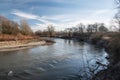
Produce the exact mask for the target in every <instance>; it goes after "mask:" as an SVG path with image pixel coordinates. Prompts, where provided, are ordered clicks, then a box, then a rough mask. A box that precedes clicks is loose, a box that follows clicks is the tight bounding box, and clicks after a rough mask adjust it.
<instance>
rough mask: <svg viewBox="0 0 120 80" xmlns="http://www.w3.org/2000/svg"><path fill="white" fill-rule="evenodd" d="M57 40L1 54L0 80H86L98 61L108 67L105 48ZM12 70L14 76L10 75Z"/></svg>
mask: <svg viewBox="0 0 120 80" xmlns="http://www.w3.org/2000/svg"><path fill="white" fill-rule="evenodd" d="M54 40H55V41H56V43H55V44H53V45H49V46H37V47H34V48H31V49H24V50H19V51H8V52H0V80H77V79H79V78H81V77H82V78H81V79H82V80H85V79H84V78H85V76H86V75H88V76H90V75H89V74H88V73H90V72H89V70H88V67H90V68H95V67H96V66H94V65H95V62H96V61H98V60H99V61H100V62H102V63H104V64H107V60H106V59H105V57H106V55H107V54H106V52H105V51H104V49H101V48H97V47H95V46H94V45H90V44H87V43H84V42H78V41H74V40H63V39H54ZM101 69H102V68H101V67H100V68H99V70H101ZM10 71H12V72H13V75H12V76H8V73H9V72H10ZM86 72H87V73H86ZM79 80H80V79H79Z"/></svg>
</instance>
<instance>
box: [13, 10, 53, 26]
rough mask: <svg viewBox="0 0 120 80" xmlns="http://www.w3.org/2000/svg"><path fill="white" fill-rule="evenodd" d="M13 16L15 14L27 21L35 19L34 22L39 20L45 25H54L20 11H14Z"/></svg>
mask: <svg viewBox="0 0 120 80" xmlns="http://www.w3.org/2000/svg"><path fill="white" fill-rule="evenodd" d="M11 14H14V15H16V16H19V17H22V18H25V19H34V20H38V21H40V22H42V23H44V24H53V23H52V22H50V21H48V20H46V19H44V18H42V17H40V16H38V15H34V14H30V13H26V12H22V11H20V10H13V11H12V13H11Z"/></svg>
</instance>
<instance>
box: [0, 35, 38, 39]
mask: <svg viewBox="0 0 120 80" xmlns="http://www.w3.org/2000/svg"><path fill="white" fill-rule="evenodd" d="M37 38H38V37H37V36H25V35H17V36H16V35H7V34H0V41H16V40H31V39H37Z"/></svg>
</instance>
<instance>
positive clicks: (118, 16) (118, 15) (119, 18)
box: [114, 0, 120, 32]
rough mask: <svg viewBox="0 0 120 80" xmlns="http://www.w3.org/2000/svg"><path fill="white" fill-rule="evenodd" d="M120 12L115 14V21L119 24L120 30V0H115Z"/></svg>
mask: <svg viewBox="0 0 120 80" xmlns="http://www.w3.org/2000/svg"><path fill="white" fill-rule="evenodd" d="M115 2H116V5H117V9H118V12H117V13H116V14H115V17H114V19H115V22H116V23H117V24H118V28H119V32H120V0H115Z"/></svg>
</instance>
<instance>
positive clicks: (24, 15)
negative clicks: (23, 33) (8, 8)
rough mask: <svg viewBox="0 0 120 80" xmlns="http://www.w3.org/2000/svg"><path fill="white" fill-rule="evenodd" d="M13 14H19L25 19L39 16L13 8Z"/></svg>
mask: <svg viewBox="0 0 120 80" xmlns="http://www.w3.org/2000/svg"><path fill="white" fill-rule="evenodd" d="M11 14H14V15H16V16H19V17H22V18H25V19H37V18H38V16H36V15H33V14H29V13H25V12H22V11H19V10H13V11H12V13H11Z"/></svg>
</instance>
